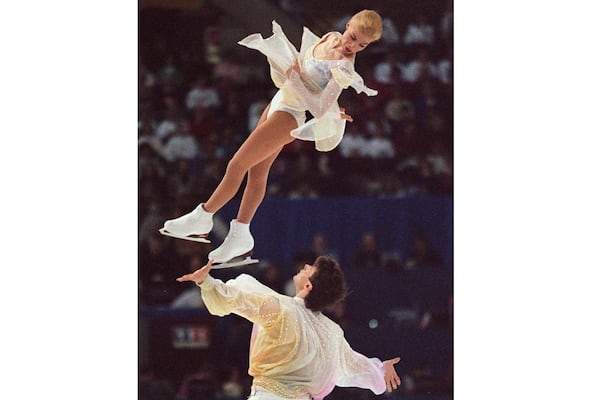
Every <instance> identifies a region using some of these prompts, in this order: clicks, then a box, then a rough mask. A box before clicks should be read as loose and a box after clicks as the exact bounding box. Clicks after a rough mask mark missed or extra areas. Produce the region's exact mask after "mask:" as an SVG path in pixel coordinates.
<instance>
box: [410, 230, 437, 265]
mask: <svg viewBox="0 0 600 400" xmlns="http://www.w3.org/2000/svg"><path fill="white" fill-rule="evenodd" d="M441 265H442V258H441V257H440V256H439V255H438V253H437V252H436V251H435V250H434V249H433V248H432V247H431V245H430V243H429V240H428V239H427V237H426V236H425V235H424V234H422V233H418V234H417V235H416V236H415V238H414V242H413V244H412V247H411V249H410V250H409V252H408V255H407V257H406V259H405V262H404V269H405V270H411V269H417V268H431V267H440V266H441Z"/></svg>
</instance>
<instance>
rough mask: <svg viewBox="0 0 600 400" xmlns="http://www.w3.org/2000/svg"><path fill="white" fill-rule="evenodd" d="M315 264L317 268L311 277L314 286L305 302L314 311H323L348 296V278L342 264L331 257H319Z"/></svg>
mask: <svg viewBox="0 0 600 400" xmlns="http://www.w3.org/2000/svg"><path fill="white" fill-rule="evenodd" d="M314 265H315V267H317V268H316V270H315V272H314V274H313V275H312V276H311V277H310V278H309V280H310V283H311V284H312V286H313V287H312V290H311V291H310V293H308V295H307V296H306V298H305V299H304V304H305V305H306V307H307V308H309V309H310V310H312V311H323V310H324V309H325V308H327V307H329V306H332V305H334V304H335V303H337V302H339V301H341V300H343V299H344V298H345V297H346V294H347V289H346V280H345V279H344V273H343V272H342V270H341V268H340V265H339V264H338V262H337V261H336V260H334V259H333V258H331V257H328V256H320V257H317V260H316V261H315V264H314Z"/></svg>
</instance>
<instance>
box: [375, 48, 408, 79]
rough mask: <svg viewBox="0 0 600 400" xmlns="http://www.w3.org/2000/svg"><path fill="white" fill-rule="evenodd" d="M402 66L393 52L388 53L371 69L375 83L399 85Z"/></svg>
mask: <svg viewBox="0 0 600 400" xmlns="http://www.w3.org/2000/svg"><path fill="white" fill-rule="evenodd" d="M401 73H402V65H401V63H400V61H399V60H398V55H397V53H396V52H395V51H388V52H387V53H386V55H385V58H384V59H383V60H382V61H380V62H378V63H377V64H376V65H375V68H374V69H373V78H374V79H375V82H377V83H380V84H382V85H391V86H393V85H397V84H398V83H400V76H401Z"/></svg>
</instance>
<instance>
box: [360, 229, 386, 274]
mask: <svg viewBox="0 0 600 400" xmlns="http://www.w3.org/2000/svg"><path fill="white" fill-rule="evenodd" d="M354 266H355V267H357V268H367V269H370V268H379V267H381V252H380V251H379V248H378V246H377V240H376V239H375V235H373V234H372V233H370V232H368V233H365V234H364V235H363V236H362V238H361V241H360V245H359V247H358V250H357V251H356V254H355V255H354Z"/></svg>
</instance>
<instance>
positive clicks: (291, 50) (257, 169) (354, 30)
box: [160, 10, 382, 268]
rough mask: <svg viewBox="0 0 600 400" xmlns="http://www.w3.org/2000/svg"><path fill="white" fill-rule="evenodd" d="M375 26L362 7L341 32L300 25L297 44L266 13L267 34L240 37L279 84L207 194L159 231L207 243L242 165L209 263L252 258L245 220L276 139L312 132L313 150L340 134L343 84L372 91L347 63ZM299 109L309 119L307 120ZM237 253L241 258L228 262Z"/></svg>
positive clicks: (262, 186) (326, 147) (373, 36)
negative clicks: (237, 199)
mask: <svg viewBox="0 0 600 400" xmlns="http://www.w3.org/2000/svg"><path fill="white" fill-rule="evenodd" d="M381 34H382V23H381V17H380V16H379V14H377V13H376V12H375V11H372V10H363V11H361V12H359V13H357V14H355V15H354V16H353V17H352V18H351V19H350V20H349V21H348V23H347V24H346V30H345V32H344V33H343V34H341V33H339V32H329V33H327V34H325V35H324V36H323V37H322V38H319V37H317V36H316V35H314V34H313V33H312V32H310V31H309V30H308V29H307V28H304V32H303V36H302V45H301V50H300V52H298V51H297V50H296V48H295V47H294V46H293V45H292V44H291V43H290V41H289V40H288V39H287V37H286V36H285V34H284V33H283V31H282V30H281V27H280V26H279V25H278V24H277V23H276V22H275V21H273V35H272V36H270V37H268V38H267V39H263V37H262V36H261V35H260V34H253V35H250V36H248V37H246V38H245V39H243V40H241V41H240V42H239V44H241V45H243V46H246V47H248V48H252V49H256V50H258V51H260V52H261V53H263V54H264V55H265V56H266V57H267V60H268V62H269V65H270V72H271V78H272V80H273V82H274V83H275V86H277V87H278V88H279V90H278V91H277V93H276V94H275V96H274V97H273V99H272V100H271V102H270V103H269V104H268V105H267V107H266V108H265V110H264V111H263V113H262V115H261V117H260V119H259V121H258V124H257V126H256V128H255V129H254V131H253V132H252V133H251V134H250V135H249V136H248V138H247V139H246V141H245V142H244V143H243V144H242V145H241V147H240V148H239V150H238V151H237V152H236V153H235V155H234V156H233V158H232V159H231V160H230V161H229V163H228V165H227V169H226V172H225V176H224V177H223V179H222V180H221V183H220V184H219V185H218V186H217V188H216V189H215V191H214V192H213V194H212V195H211V196H210V198H209V199H208V200H207V201H206V202H205V203H201V204H199V205H198V206H197V207H196V208H195V209H194V210H193V211H191V212H190V213H188V214H186V215H183V216H181V217H179V218H176V219H173V220H168V221H166V222H165V224H164V227H163V228H162V229H161V230H160V232H161V233H163V234H164V235H168V236H173V237H177V238H181V239H187V240H195V241H201V242H205V243H208V242H209V241H208V240H207V239H206V237H207V235H208V233H209V232H210V231H211V229H212V226H213V214H214V213H215V212H217V211H218V210H219V209H220V208H222V207H223V206H224V205H225V204H226V203H227V202H228V201H229V200H231V198H233V196H234V195H235V194H236V193H237V191H238V189H239V187H240V185H241V184H242V182H243V179H244V176H245V174H246V173H247V174H248V177H247V182H246V187H245V189H244V193H243V196H242V201H241V204H240V208H239V210H238V214H237V217H236V219H234V220H232V221H231V223H230V230H229V233H228V235H227V236H226V237H225V240H224V241H223V244H222V245H221V246H219V247H218V248H216V249H215V250H213V251H212V252H210V253H209V255H208V258H209V259H212V260H214V263H215V265H214V266H213V268H216V267H218V265H219V264H221V267H222V268H223V267H227V266H234V265H243V264H248V263H252V262H257V261H256V260H251V259H250V257H249V255H251V254H252V250H253V249H254V239H253V237H252V235H251V233H250V222H251V220H252V218H253V217H254V214H255V212H256V210H257V209H258V206H259V205H260V203H261V202H262V200H263V198H264V196H265V191H266V186H267V177H268V175H269V170H270V168H271V166H272V164H273V162H274V161H275V159H276V158H277V156H278V155H279V153H280V151H281V149H282V148H283V146H285V145H286V144H288V143H291V142H292V141H293V140H294V139H295V138H298V139H302V140H311V141H314V142H315V147H316V149H317V150H319V151H330V150H332V149H333V148H335V147H336V146H337V145H338V144H339V142H340V141H341V140H342V136H343V133H344V128H345V124H346V121H350V122H352V117H351V116H350V115H348V114H345V112H344V109H343V108H341V107H339V105H338V104H337V99H338V97H339V95H340V94H341V92H342V90H343V89H345V88H347V87H348V86H352V87H353V88H354V89H355V90H356V92H357V93H360V92H365V93H366V94H367V95H369V96H374V95H376V94H377V91H375V90H372V89H369V88H368V87H366V86H365V85H364V81H363V79H362V78H361V77H360V75H359V74H358V73H356V72H355V71H354V60H355V57H356V53H359V52H361V51H363V50H364V49H365V48H366V47H367V46H368V45H369V44H370V43H371V42H373V41H375V40H378V39H379V38H380V37H381ZM306 111H310V113H311V114H312V116H313V117H314V118H312V119H311V120H309V121H308V122H306ZM238 257H241V258H242V259H243V258H244V257H246V258H245V259H243V260H242V261H240V262H230V261H232V260H234V259H237V258H238Z"/></svg>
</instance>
